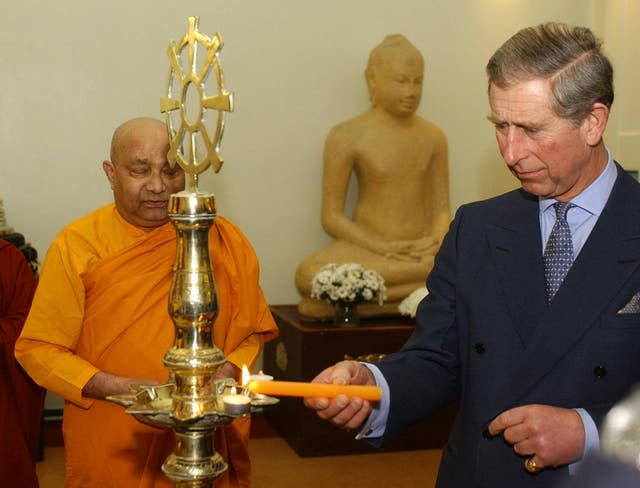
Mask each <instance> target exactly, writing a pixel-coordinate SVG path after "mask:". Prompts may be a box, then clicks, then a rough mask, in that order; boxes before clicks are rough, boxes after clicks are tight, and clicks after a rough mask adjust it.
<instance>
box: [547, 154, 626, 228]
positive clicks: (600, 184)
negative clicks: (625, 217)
mask: <svg viewBox="0 0 640 488" xmlns="http://www.w3.org/2000/svg"><path fill="white" fill-rule="evenodd" d="M617 175H618V171H617V169H616V165H615V164H614V162H613V159H612V157H611V152H610V151H609V149H607V164H606V165H605V167H604V170H603V171H602V173H600V176H598V177H597V178H596V179H595V180H594V181H593V182H592V183H591V184H590V185H589V186H588V187H586V188H585V189H584V190H582V192H581V193H580V194H579V195H577V196H576V197H575V198H574V199H573V200H571V203H573V204H574V205H576V206H577V207H580V208H582V209H583V210H586V211H587V212H589V213H590V214H592V215H596V216H599V215H600V213H601V212H602V209H603V208H604V206H605V204H606V203H607V200H608V199H609V195H610V194H611V190H612V189H613V184H614V183H615V182H616V177H617ZM554 203H556V200H555V199H553V198H539V199H538V205H539V208H540V213H541V214H542V213H544V212H545V211H546V210H547V209H548V208H549V207H551V206H552V205H553V204H554Z"/></svg>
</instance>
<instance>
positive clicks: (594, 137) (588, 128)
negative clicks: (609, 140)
mask: <svg viewBox="0 0 640 488" xmlns="http://www.w3.org/2000/svg"><path fill="white" fill-rule="evenodd" d="M608 120H609V108H608V107H607V106H606V105H605V104H604V103H599V102H598V103H594V104H593V106H592V107H591V110H590V111H589V113H588V114H587V116H586V117H585V119H584V121H583V122H582V126H583V129H584V131H585V137H586V141H587V144H589V145H590V146H597V145H598V144H600V141H602V136H603V135H604V131H605V129H606V128H607V121H608Z"/></svg>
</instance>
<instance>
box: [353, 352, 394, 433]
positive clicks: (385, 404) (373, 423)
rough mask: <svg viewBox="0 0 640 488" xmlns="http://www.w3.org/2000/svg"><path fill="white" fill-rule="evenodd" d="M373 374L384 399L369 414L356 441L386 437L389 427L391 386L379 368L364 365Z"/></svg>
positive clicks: (368, 364)
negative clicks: (385, 432) (385, 433)
mask: <svg viewBox="0 0 640 488" xmlns="http://www.w3.org/2000/svg"><path fill="white" fill-rule="evenodd" d="M362 364H363V365H364V366H366V367H367V368H368V369H369V371H371V373H372V374H373V377H374V378H375V380H376V384H377V385H378V386H379V387H380V388H382V398H381V399H380V402H379V403H378V405H377V406H376V407H374V408H373V410H372V411H371V413H370V414H369V418H368V419H367V421H366V422H365V424H364V426H363V427H362V429H360V432H358V434H357V435H356V439H376V438H379V437H382V436H383V435H384V431H385V429H386V426H387V418H388V417H389V405H390V403H391V393H390V391H389V384H388V383H387V380H386V379H385V378H384V376H383V374H382V373H381V372H380V370H379V369H378V367H377V366H374V365H373V364H371V363H362Z"/></svg>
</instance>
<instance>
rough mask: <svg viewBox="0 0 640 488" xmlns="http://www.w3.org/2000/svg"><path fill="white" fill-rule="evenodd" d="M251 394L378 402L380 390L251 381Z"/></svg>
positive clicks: (290, 382) (295, 382) (332, 385)
mask: <svg viewBox="0 0 640 488" xmlns="http://www.w3.org/2000/svg"><path fill="white" fill-rule="evenodd" d="M247 388H249V391H251V392H252V393H262V394H264V395H274V396H295V397H325V398H333V397H336V396H338V395H346V396H348V397H359V398H362V399H363V400H371V401H378V400H380V396H381V390H380V388H379V387H377V386H362V385H334V384H326V383H302V382H297V381H258V380H251V381H250V382H249V384H248V385H247Z"/></svg>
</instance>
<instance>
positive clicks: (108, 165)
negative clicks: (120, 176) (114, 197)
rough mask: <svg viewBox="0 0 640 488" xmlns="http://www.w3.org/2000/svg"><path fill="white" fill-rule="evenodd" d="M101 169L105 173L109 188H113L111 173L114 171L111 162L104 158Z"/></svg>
mask: <svg viewBox="0 0 640 488" xmlns="http://www.w3.org/2000/svg"><path fill="white" fill-rule="evenodd" d="M102 170H103V171H104V174H105V175H107V179H108V180H109V186H111V189H112V190H113V173H114V171H115V170H114V168H113V163H112V162H111V161H108V160H106V159H105V160H104V161H102Z"/></svg>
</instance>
